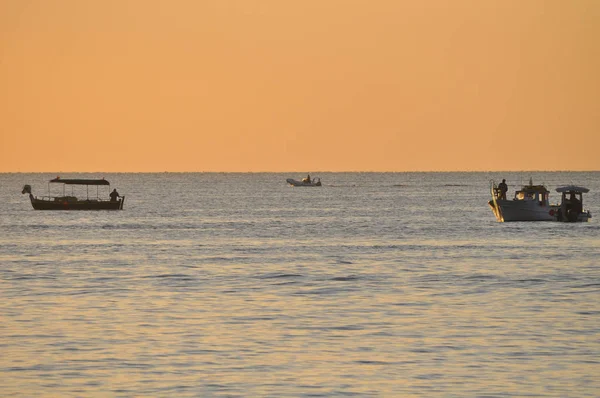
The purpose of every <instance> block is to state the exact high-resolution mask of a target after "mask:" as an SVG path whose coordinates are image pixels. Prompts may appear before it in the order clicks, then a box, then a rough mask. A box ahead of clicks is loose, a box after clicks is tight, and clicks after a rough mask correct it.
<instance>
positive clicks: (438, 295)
mask: <svg viewBox="0 0 600 398" xmlns="http://www.w3.org/2000/svg"><path fill="white" fill-rule="evenodd" d="M74 176H76V177H81V178H96V177H105V178H106V179H108V180H109V181H110V182H111V184H112V186H111V188H117V189H118V191H119V192H120V193H121V194H124V195H126V202H125V209H124V210H123V211H114V212H109V211H102V212H56V211H55V212H52V211H47V212H43V211H34V210H33V209H32V208H31V204H30V203H29V201H28V198H27V197H26V196H25V195H21V194H20V192H21V188H22V186H23V184H31V185H32V187H33V192H34V194H37V195H43V194H46V192H47V189H48V184H47V181H48V180H50V179H51V178H54V177H55V174H0V199H1V202H0V203H2V212H1V213H0V317H1V319H2V321H1V323H0V391H2V395H3V396H13V395H14V396H65V397H67V396H81V397H83V396H85V397H94V396H177V397H186V396H194V397H198V396H207V397H208V396H215V397H217V396H227V397H308V396H310V397H318V396H359V397H363V396H390V397H391V396H402V397H404V396H422V397H431V396H445V397H464V396H478V397H507V396H515V397H516V396H519V397H522V396H541V397H566V396H569V397H585V396H588V397H597V396H599V394H600V393H599V392H600V376H599V375H600V337H599V336H600V224H599V222H600V173H541V172H538V173H500V174H490V173H315V174H314V176H318V177H321V178H322V180H323V183H324V186H323V187H321V188H292V187H288V186H286V184H285V179H286V178H290V177H291V178H296V179H299V178H300V177H302V175H300V174H298V173H291V174H290V173H288V174H272V173H264V174H218V173H207V174H204V173H195V174H170V173H165V174H105V175H98V174H91V175H90V174H86V175H84V174H82V175H76V174H70V175H68V176H67V175H64V176H63V177H74ZM530 176H531V177H533V179H534V182H539V183H542V182H543V183H545V184H546V185H547V186H548V188H549V189H551V191H552V192H553V194H551V201H553V202H556V201H558V199H559V196H558V194H557V193H555V192H554V189H555V188H556V186H558V185H562V184H570V183H577V184H580V185H584V186H587V187H588V188H590V189H591V192H590V193H589V194H587V195H586V196H585V197H584V207H586V208H589V209H590V210H591V211H592V214H593V215H594V217H595V218H592V221H591V222H589V223H580V224H561V223H552V222H547V223H544V222H541V223H497V222H496V221H495V219H494V217H493V215H492V212H491V210H490V209H489V207H488V206H487V203H486V202H487V200H488V196H489V179H490V178H496V179H501V178H506V179H507V181H508V182H509V184H510V188H511V190H514V188H515V187H516V186H517V185H519V183H520V182H526V181H528V179H529V177H530ZM53 189H54V191H55V192H56V193H58V192H59V189H58V188H56V187H55V188H53ZM91 191H92V190H91ZM91 191H90V194H91ZM75 194H78V193H77V192H75ZM80 194H81V193H79V195H80ZM85 194H86V192H85V190H84V191H83V195H84V196H85ZM100 194H101V195H103V196H105V197H108V191H102V189H101V190H100ZM93 195H96V190H95V188H94V189H93Z"/></svg>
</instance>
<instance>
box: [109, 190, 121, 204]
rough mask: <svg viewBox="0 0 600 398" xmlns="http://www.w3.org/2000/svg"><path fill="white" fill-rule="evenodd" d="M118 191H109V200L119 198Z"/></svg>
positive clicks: (114, 200)
mask: <svg viewBox="0 0 600 398" xmlns="http://www.w3.org/2000/svg"><path fill="white" fill-rule="evenodd" d="M119 196H120V195H119V193H118V192H117V189H116V188H115V189H113V191H112V192H111V193H110V201H111V202H116V201H117V200H118V199H119Z"/></svg>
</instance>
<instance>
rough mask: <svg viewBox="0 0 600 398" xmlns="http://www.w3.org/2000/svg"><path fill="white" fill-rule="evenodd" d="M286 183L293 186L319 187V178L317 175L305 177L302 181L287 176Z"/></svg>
mask: <svg viewBox="0 0 600 398" xmlns="http://www.w3.org/2000/svg"><path fill="white" fill-rule="evenodd" d="M286 181H287V183H288V184H290V185H291V186H293V187H320V186H321V179H320V178H319V177H315V178H313V179H311V178H310V177H305V178H303V179H302V181H298V180H294V179H293V178H288V179H287V180H286Z"/></svg>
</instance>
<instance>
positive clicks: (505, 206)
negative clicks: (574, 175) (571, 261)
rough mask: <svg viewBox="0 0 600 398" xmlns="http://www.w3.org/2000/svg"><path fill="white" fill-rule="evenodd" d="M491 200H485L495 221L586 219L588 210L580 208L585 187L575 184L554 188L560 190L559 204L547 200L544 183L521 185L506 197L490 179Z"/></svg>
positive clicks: (547, 193)
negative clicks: (508, 197)
mask: <svg viewBox="0 0 600 398" xmlns="http://www.w3.org/2000/svg"><path fill="white" fill-rule="evenodd" d="M490 190H491V194H492V200H490V201H489V202H488V204H489V206H490V207H491V208H492V211H493V212H494V215H495V216H496V219H497V220H498V221H499V222H507V221H562V222H582V221H589V219H590V218H592V214H591V213H590V212H589V210H584V209H583V193H587V192H589V189H587V188H584V187H579V186H575V185H567V186H563V187H558V188H556V191H557V192H560V193H562V199H561V203H560V204H550V202H549V194H550V191H548V189H546V187H545V186H544V185H533V182H532V181H531V179H530V180H529V184H528V185H523V186H522V187H521V189H519V190H517V191H516V192H515V196H514V198H513V199H506V198H505V197H503V195H502V191H501V190H500V188H499V187H498V185H496V183H495V182H494V181H493V180H492V181H491V182H490Z"/></svg>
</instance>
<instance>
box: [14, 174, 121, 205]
mask: <svg viewBox="0 0 600 398" xmlns="http://www.w3.org/2000/svg"><path fill="white" fill-rule="evenodd" d="M53 183H60V184H62V187H63V189H62V191H63V192H62V196H51V195H50V184H53ZM77 185H85V186H86V198H85V199H80V198H78V197H76V196H74V194H73V187H74V186H77ZM66 186H70V187H71V195H68V194H67V193H66V192H65V191H66V189H65V187H66ZM90 186H96V197H95V198H94V197H92V198H90ZM100 186H107V187H108V191H109V192H110V183H109V182H108V181H107V180H105V179H104V178H102V179H99V180H92V179H68V178H65V179H63V178H60V177H56V178H54V179H52V180H50V181H49V182H48V195H47V196H41V197H36V196H33V194H32V193H31V186H30V185H25V186H24V187H23V190H22V192H21V193H22V194H29V199H30V200H31V205H32V206H33V208H34V209H35V210H123V204H124V203H125V196H120V195H119V194H118V193H117V191H116V190H114V191H113V192H111V193H110V194H109V196H110V198H111V199H110V200H105V199H100Z"/></svg>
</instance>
